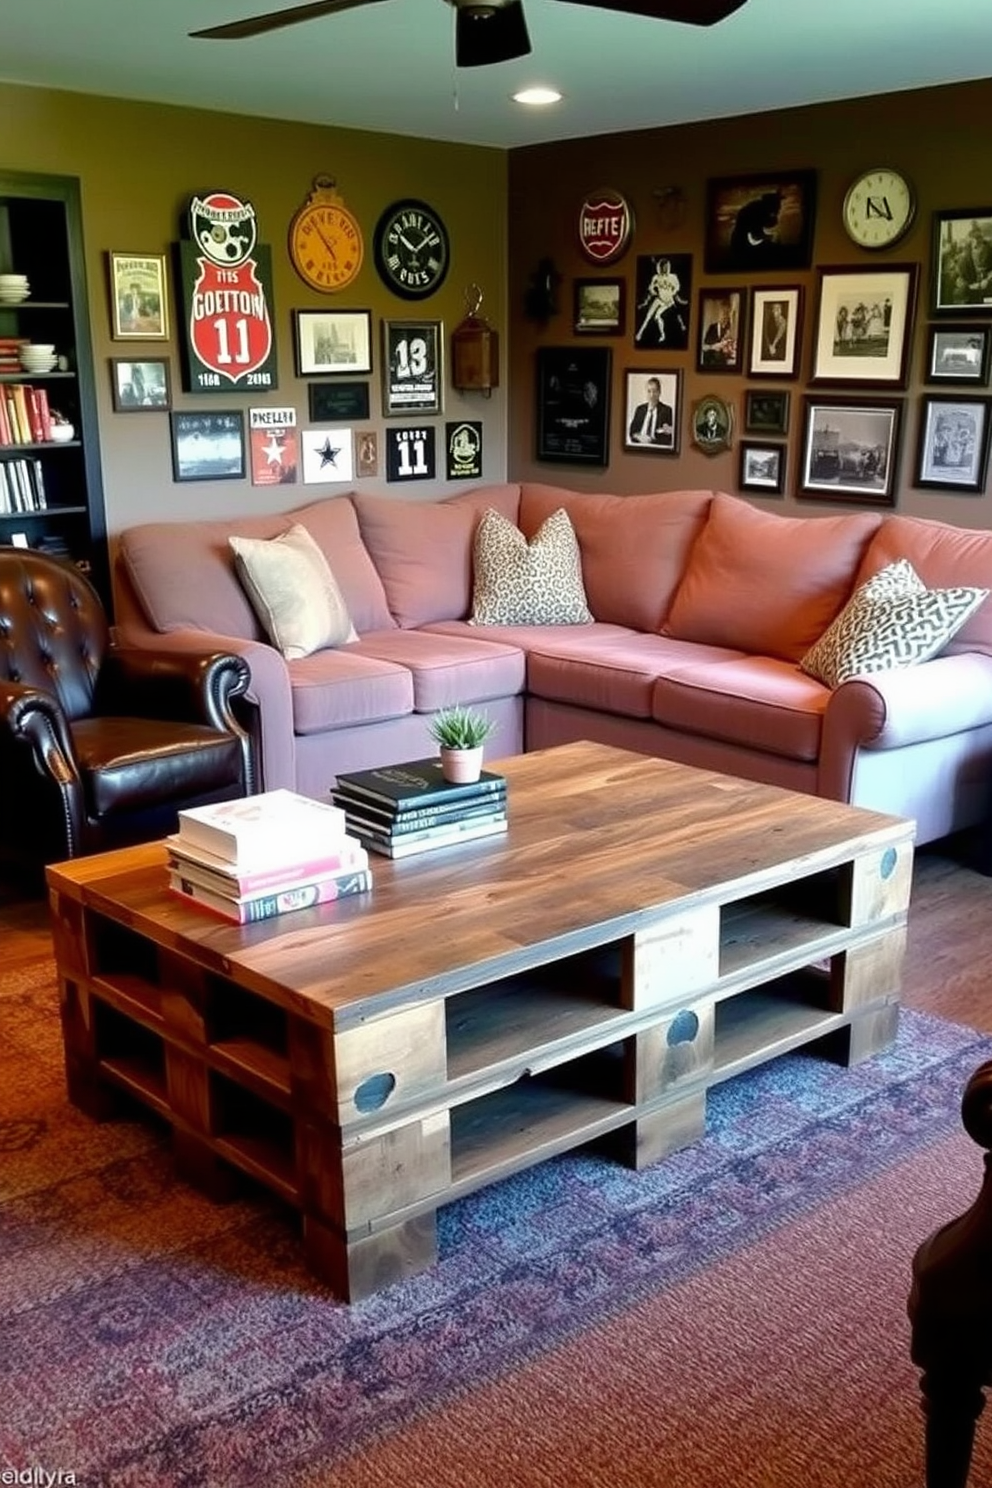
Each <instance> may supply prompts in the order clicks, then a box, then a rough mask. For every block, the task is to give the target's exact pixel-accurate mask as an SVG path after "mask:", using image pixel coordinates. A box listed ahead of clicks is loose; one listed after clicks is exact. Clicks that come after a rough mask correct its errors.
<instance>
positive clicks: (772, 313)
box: [747, 284, 803, 377]
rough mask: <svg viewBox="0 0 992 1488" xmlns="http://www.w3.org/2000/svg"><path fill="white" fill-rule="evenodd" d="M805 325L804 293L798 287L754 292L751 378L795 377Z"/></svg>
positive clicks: (750, 356)
mask: <svg viewBox="0 0 992 1488" xmlns="http://www.w3.org/2000/svg"><path fill="white" fill-rule="evenodd" d="M802 324H803V292H802V289H801V288H800V287H799V286H798V285H796V284H793V285H789V286H788V287H786V288H779V289H752V291H751V339H750V343H749V350H748V366H747V371H748V376H749V377H795V376H796V375H797V374H798V371H799V342H800V333H801V331H802Z"/></svg>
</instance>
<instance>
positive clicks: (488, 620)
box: [469, 507, 592, 625]
mask: <svg viewBox="0 0 992 1488" xmlns="http://www.w3.org/2000/svg"><path fill="white" fill-rule="evenodd" d="M469 624H470V625H591V624H592V615H591V614H590V612H589V606H588V604H587V603H586V591H585V586H584V584H583V583H582V555H581V553H580V551H579V544H578V539H577V538H576V536H575V529H574V527H573V526H572V523H571V521H570V519H569V515H568V513H567V512H566V510H565V508H564V507H559V509H558V510H557V511H556V512H553V513H552V514H551V516H550V517H548V518H547V519H546V520H545V521H544V522H542V524H541V526H540V527H539V528H538V530H537V532H535V534H534V536H533V537H532V538H531V540H530V542H528V541H527V539H526V537H524V535H523V533H522V532H521V531H520V529H519V527H515V526H514V524H513V523H512V522H509V521H507V519H506V517H504V516H501V515H500V513H499V512H498V511H495V510H493V508H492V507H490V509H489V510H488V511H487V512H486V513H485V515H484V516H483V518H482V520H481V522H480V523H479V525H478V527H477V528H476V533H475V549H474V586H473V594H472V618H471V619H470V621H469Z"/></svg>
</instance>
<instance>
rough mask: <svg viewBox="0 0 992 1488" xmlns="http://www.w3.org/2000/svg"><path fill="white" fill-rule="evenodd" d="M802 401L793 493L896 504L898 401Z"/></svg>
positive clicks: (829, 399) (820, 399) (870, 504)
mask: <svg viewBox="0 0 992 1488" xmlns="http://www.w3.org/2000/svg"><path fill="white" fill-rule="evenodd" d="M804 402H805V406H806V422H805V428H804V431H803V444H802V463H801V468H800V471H799V480H798V486H797V495H800V496H802V495H810V496H813V495H816V496H828V497H830V498H831V499H832V500H834V501H863V502H865V503H866V504H867V505H869V506H894V505H895V477H896V464H897V461H898V455H899V420H900V415H901V413H902V402H901V400H900V399H898V398H896V399H893V400H892V401H891V402H886V401H884V400H882V399H878V400H869V399H865V400H863V401H857V400H854V399H847V398H816V397H808V398H806V399H805V400H804Z"/></svg>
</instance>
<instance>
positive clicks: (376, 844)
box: [355, 816, 509, 858]
mask: <svg viewBox="0 0 992 1488" xmlns="http://www.w3.org/2000/svg"><path fill="white" fill-rule="evenodd" d="M508 825H509V823H508V822H507V819H506V817H505V816H500V817H498V818H497V819H495V820H494V821H489V822H471V823H465V825H464V827H463V828H462V829H461V830H459V829H458V828H457V827H448V828H445V829H443V830H441V829H435V830H434V831H430V832H424V833H421V832H414V833H413V834H412V836H406V837H403V836H400V837H392V838H385V837H380V836H379V835H378V833H373V832H370V833H365V832H362V831H359V829H358V828H357V827H356V828H355V833H356V835H357V836H358V837H359V838H361V840H362V841H363V842H364V843H366V844H367V846H368V847H369V848H371V850H372V851H373V852H377V853H380V854H381V855H382V856H383V857H386V858H410V857H413V856H414V855H415V854H416V853H423V852H431V851H432V850H433V849H434V848H436V847H456V846H459V845H461V844H462V843H465V842H476V841H478V840H479V839H480V838H483V837H498V836H500V835H501V834H502V833H504V832H505V831H506V829H507V827H508Z"/></svg>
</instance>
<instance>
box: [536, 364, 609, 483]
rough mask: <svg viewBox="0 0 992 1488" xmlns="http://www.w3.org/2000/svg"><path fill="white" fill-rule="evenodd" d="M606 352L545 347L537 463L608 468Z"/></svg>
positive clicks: (540, 374) (539, 384) (539, 390)
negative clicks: (557, 462)
mask: <svg viewBox="0 0 992 1488" xmlns="http://www.w3.org/2000/svg"><path fill="white" fill-rule="evenodd" d="M611 363H612V357H611V353H610V349H609V347H605V346H544V347H541V348H540V350H539V351H538V353H537V458H538V459H539V460H548V461H560V462H562V463H564V464H569V465H606V464H607V463H608V461H607V449H608V441H609V432H610V368H611Z"/></svg>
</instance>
